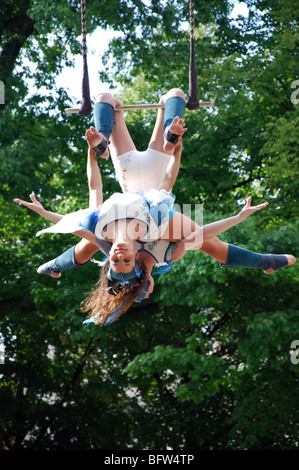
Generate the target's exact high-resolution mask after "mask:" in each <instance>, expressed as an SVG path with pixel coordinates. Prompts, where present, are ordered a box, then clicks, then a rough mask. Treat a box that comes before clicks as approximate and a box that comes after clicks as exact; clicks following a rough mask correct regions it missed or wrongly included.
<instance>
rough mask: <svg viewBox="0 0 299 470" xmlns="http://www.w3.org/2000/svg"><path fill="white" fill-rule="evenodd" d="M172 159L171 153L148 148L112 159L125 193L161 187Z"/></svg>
mask: <svg viewBox="0 0 299 470" xmlns="http://www.w3.org/2000/svg"><path fill="white" fill-rule="evenodd" d="M170 159H171V156H170V155H167V154H166V153H162V152H158V151H157V150H154V149H151V148H148V149H147V150H146V151H144V152H139V151H138V150H131V152H127V153H124V154H123V155H120V156H119V157H114V158H113V159H112V161H113V165H114V168H115V173H116V177H117V179H118V181H119V184H120V186H121V188H122V190H123V192H124V193H134V192H138V191H143V192H144V193H146V192H147V191H149V190H150V189H152V188H156V189H158V188H159V187H160V184H161V182H162V178H163V176H164V174H165V172H166V169H167V166H168V163H169V161H170Z"/></svg>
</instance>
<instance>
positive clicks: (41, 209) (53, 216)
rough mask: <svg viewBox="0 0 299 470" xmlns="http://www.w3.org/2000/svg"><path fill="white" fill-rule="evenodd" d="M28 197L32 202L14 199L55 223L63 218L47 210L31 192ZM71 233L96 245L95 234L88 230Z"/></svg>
mask: <svg viewBox="0 0 299 470" xmlns="http://www.w3.org/2000/svg"><path fill="white" fill-rule="evenodd" d="M30 199H31V201H32V202H27V201H23V200H22V199H18V198H15V199H14V201H15V202H16V203H18V204H21V205H22V206H25V207H27V208H28V209H30V210H32V211H33V212H36V213H37V214H39V215H41V216H42V217H44V218H45V219H47V220H50V221H51V222H54V223H55V224H57V223H58V222H59V221H60V220H61V219H63V218H64V216H63V215H61V214H57V213H56V212H50V211H47V210H46V209H45V208H44V207H43V206H42V204H41V203H40V202H39V201H38V200H37V199H36V198H35V196H34V195H33V194H30ZM73 235H76V236H77V237H80V238H85V239H86V240H88V241H90V242H91V243H94V244H95V245H96V238H95V235H94V234H93V233H91V232H89V231H88V230H77V231H75V232H73Z"/></svg>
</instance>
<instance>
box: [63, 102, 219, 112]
mask: <svg viewBox="0 0 299 470" xmlns="http://www.w3.org/2000/svg"><path fill="white" fill-rule="evenodd" d="M212 106H214V103H213V102H212V101H200V102H199V104H198V107H199V108H209V107H212ZM157 108H161V109H163V108H164V104H129V105H125V106H116V108H115V110H116V111H117V110H118V109H120V110H122V111H130V110H131V109H157ZM79 111H80V108H66V110H65V112H66V113H68V114H76V113H79Z"/></svg>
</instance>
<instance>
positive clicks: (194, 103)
mask: <svg viewBox="0 0 299 470" xmlns="http://www.w3.org/2000/svg"><path fill="white" fill-rule="evenodd" d="M189 15H190V62H189V100H188V103H187V104H186V107H187V108H188V109H189V110H194V109H198V108H207V107H212V106H214V103H213V102H212V101H199V100H198V97H197V69H196V62H195V46H194V43H195V41H194V0H189ZM81 28H82V56H83V78H82V104H81V108H67V109H66V110H65V112H66V113H68V114H76V113H79V114H81V115H82V116H88V115H89V114H91V112H92V106H91V100H90V91H89V77H88V67H87V47H86V0H81ZM163 107H164V105H161V104H134V105H124V106H117V107H116V108H115V109H116V110H117V109H121V110H123V111H129V110H131V109H157V108H163Z"/></svg>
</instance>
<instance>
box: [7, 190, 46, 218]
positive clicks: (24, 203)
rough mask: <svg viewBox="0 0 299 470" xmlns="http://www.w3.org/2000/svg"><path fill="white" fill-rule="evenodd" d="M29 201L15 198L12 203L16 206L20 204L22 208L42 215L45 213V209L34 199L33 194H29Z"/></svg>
mask: <svg viewBox="0 0 299 470" xmlns="http://www.w3.org/2000/svg"><path fill="white" fill-rule="evenodd" d="M30 199H31V201H32V202H27V201H23V200H22V199H18V198H15V199H14V201H15V202H16V203H17V204H22V206H25V207H28V209H30V210H32V211H34V212H37V213H38V214H40V215H42V214H43V212H45V209H44V207H43V206H42V204H41V203H40V202H39V201H38V200H37V199H36V198H35V196H34V194H30Z"/></svg>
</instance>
